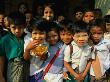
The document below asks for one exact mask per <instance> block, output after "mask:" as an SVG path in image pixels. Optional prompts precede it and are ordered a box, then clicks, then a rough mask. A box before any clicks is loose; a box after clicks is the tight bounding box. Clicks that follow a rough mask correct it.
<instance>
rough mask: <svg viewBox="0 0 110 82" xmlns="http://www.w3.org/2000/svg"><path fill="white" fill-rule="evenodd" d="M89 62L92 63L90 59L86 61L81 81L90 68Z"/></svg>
mask: <svg viewBox="0 0 110 82" xmlns="http://www.w3.org/2000/svg"><path fill="white" fill-rule="evenodd" d="M91 62H92V59H90V60H88V61H87V65H86V68H85V70H84V72H83V73H82V77H81V79H82V80H84V78H85V76H86V75H87V73H88V71H89V69H90V66H91Z"/></svg>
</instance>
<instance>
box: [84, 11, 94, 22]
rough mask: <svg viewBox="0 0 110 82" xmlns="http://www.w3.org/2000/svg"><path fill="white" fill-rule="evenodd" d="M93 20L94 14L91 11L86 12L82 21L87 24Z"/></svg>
mask: <svg viewBox="0 0 110 82" xmlns="http://www.w3.org/2000/svg"><path fill="white" fill-rule="evenodd" d="M93 19H94V12H93V11H92V10H86V11H85V12H84V15H83V21H84V22H85V23H87V24H88V23H89V22H90V21H91V20H93Z"/></svg>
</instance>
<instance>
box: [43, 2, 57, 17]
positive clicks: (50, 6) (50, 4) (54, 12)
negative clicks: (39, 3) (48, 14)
mask: <svg viewBox="0 0 110 82" xmlns="http://www.w3.org/2000/svg"><path fill="white" fill-rule="evenodd" d="M46 7H49V8H50V9H52V11H53V14H54V19H55V18H56V16H57V15H56V14H57V13H56V7H55V4H52V3H47V4H44V7H43V13H44V10H45V8H46Z"/></svg>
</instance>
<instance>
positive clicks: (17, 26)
mask: <svg viewBox="0 0 110 82" xmlns="http://www.w3.org/2000/svg"><path fill="white" fill-rule="evenodd" d="M10 28H16V29H17V28H21V29H24V26H23V25H14V24H11V25H10Z"/></svg>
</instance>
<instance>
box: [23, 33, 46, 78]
mask: <svg viewBox="0 0 110 82" xmlns="http://www.w3.org/2000/svg"><path fill="white" fill-rule="evenodd" d="M31 40H32V38H31V36H30V35H27V36H25V37H24V51H25V48H26V46H27V45H28V43H29V42H30V41H31ZM44 44H46V45H47V47H48V44H47V43H46V42H45V43H44ZM30 55H31V58H30V76H32V75H35V74H36V73H38V72H40V71H42V70H43V69H44V68H43V67H41V66H42V64H43V63H44V61H43V60H41V59H40V58H39V57H38V56H35V55H34V54H33V53H32V52H30Z"/></svg>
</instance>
